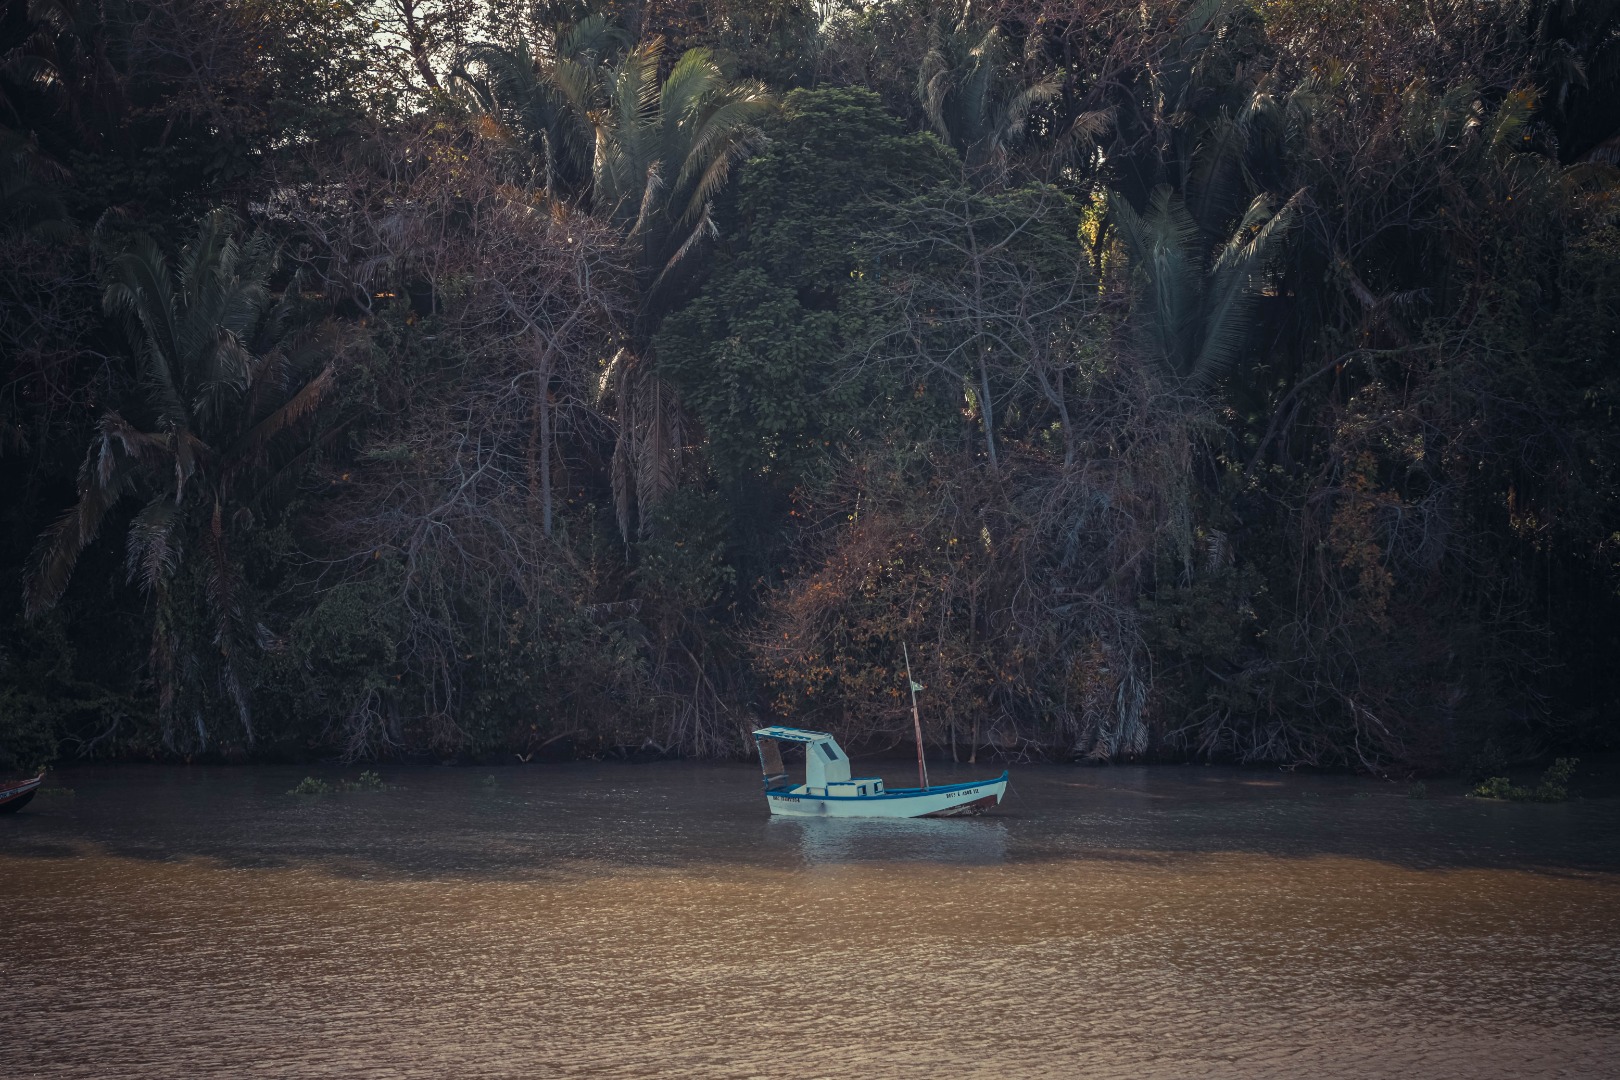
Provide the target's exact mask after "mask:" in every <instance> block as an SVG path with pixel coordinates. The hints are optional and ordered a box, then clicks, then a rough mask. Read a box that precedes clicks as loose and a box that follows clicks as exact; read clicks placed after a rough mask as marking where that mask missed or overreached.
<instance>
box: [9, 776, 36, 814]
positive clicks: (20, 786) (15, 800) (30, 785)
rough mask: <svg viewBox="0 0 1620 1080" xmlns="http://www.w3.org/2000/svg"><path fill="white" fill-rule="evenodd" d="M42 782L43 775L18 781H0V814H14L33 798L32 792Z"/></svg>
mask: <svg viewBox="0 0 1620 1080" xmlns="http://www.w3.org/2000/svg"><path fill="white" fill-rule="evenodd" d="M44 782H45V778H44V777H43V776H36V777H34V778H33V779H32V780H23V781H21V782H18V783H7V782H0V814H15V813H16V812H17V811H18V810H21V809H22V808H23V807H25V806H27V805H28V803H29V801H30V800H32V799H33V797H34V792H36V791H38V790H39V785H40V784H42V783H44Z"/></svg>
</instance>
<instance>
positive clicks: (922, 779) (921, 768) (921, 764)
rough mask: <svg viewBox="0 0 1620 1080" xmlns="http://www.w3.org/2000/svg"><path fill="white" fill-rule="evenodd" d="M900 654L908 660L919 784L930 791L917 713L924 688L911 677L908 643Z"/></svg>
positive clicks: (920, 722)
mask: <svg viewBox="0 0 1620 1080" xmlns="http://www.w3.org/2000/svg"><path fill="white" fill-rule="evenodd" d="M900 654H901V655H902V656H904V657H905V658H906V684H907V685H908V686H910V687H911V727H912V730H913V731H915V732H916V733H917V782H918V783H919V784H921V785H922V789H923V790H924V791H927V790H928V763H927V762H925V761H923V749H922V716H921V714H919V713H918V712H917V691H919V690H921V689H922V687H920V686H918V685H917V680H916V679H913V678H912V677H911V650H910V649H908V648H906V643H905V642H903V641H902V642H901V643H900Z"/></svg>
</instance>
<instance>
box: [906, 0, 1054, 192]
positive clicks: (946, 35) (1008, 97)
mask: <svg viewBox="0 0 1620 1080" xmlns="http://www.w3.org/2000/svg"><path fill="white" fill-rule="evenodd" d="M970 13H971V8H968V9H965V10H964V11H963V14H962V17H961V19H960V20H959V21H957V22H956V23H954V24H950V23H949V22H948V21H947V20H942V21H939V22H936V23H935V24H934V26H933V28H932V30H931V32H930V35H929V42H928V52H927V53H926V54H925V55H924V56H923V61H922V64H921V65H920V66H919V68H918V71H917V99H918V101H920V102H921V104H922V108H923V114H924V115H925V116H927V118H928V122H929V123H930V124H931V125H932V126H933V128H934V130H935V131H936V132H938V134H939V136H940V138H942V139H944V140H945V141H946V142H947V143H949V144H950V145H952V146H954V147H955V148H956V150H957V152H958V153H960V154H961V155H962V162H963V164H964V165H965V166H966V168H967V170H968V172H969V173H970V174H981V175H986V176H988V178H989V179H990V181H991V182H992V183H995V182H997V181H999V180H1000V179H1001V178H1003V177H1004V176H1005V174H1006V172H1007V169H1008V163H1009V156H1010V154H1011V152H1012V150H1014V149H1015V148H1016V147H1017V146H1018V144H1020V143H1021V142H1023V141H1024V137H1025V134H1026V129H1027V127H1028V123H1029V115H1030V112H1031V110H1033V109H1034V108H1035V107H1036V106H1037V105H1039V104H1041V103H1042V102H1047V101H1051V100H1052V99H1053V98H1055V97H1057V96H1058V94H1059V93H1060V92H1061V91H1062V89H1063V79H1062V76H1061V74H1058V73H1049V74H1047V75H1045V76H1043V77H1041V78H1027V77H1024V76H1023V75H1022V74H1021V72H1020V70H1019V65H1017V64H1016V63H1015V62H1014V58H1013V57H1012V55H1011V52H1012V50H1011V48H1010V46H1009V44H1008V42H1007V38H1006V35H1005V34H1003V33H1002V32H1001V29H1000V28H999V27H997V26H995V25H994V24H992V25H991V26H989V27H988V28H984V27H982V26H979V25H976V24H975V23H974V22H973V21H972V20H971V18H970Z"/></svg>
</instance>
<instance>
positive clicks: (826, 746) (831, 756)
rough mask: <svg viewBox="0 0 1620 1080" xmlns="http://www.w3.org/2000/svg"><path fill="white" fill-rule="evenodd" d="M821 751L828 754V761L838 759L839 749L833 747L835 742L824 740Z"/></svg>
mask: <svg viewBox="0 0 1620 1080" xmlns="http://www.w3.org/2000/svg"><path fill="white" fill-rule="evenodd" d="M821 752H822V753H823V754H826V755H827V760H828V761H837V760H838V751H837V750H835V749H834V748H833V744H832V743H830V742H824V743H822V744H821Z"/></svg>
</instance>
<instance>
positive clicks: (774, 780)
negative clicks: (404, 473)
mask: <svg viewBox="0 0 1620 1080" xmlns="http://www.w3.org/2000/svg"><path fill="white" fill-rule="evenodd" d="M754 742H755V744H756V745H757V746H758V747H759V763H760V767H761V768H762V769H763V770H764V772H765V801H766V803H768V804H769V805H770V808H771V813H773V814H781V815H784V816H787V817H836V818H849V817H880V818H914V817H955V816H956V815H958V814H982V813H984V812H985V811H986V810H989V809H991V808H992V807H994V806H997V805H999V804H1000V803H1001V799H1002V796H1003V795H1005V794H1006V793H1007V774H1006V772H1003V773H1002V774H1001V775H1000V776H998V777H996V778H995V779H994V780H975V781H973V782H971V783H967V784H944V785H941V786H930V785H929V784H928V780H927V774H926V772H924V773H923V775H922V777H921V780H922V784H923V786H922V787H915V788H891V787H888V786H887V785H886V784H884V782H883V780H882V778H881V777H877V776H851V775H850V767H849V755H848V754H846V753H844V750H843V748H842V747H841V746H839V745H838V740H836V739H834V738H833V737H832V736H831V735H829V734H827V733H826V732H825V731H806V730H805V729H803V728H790V727H767V728H760V729H759V730H757V731H755V732H754ZM784 743H787V744H794V745H801V746H803V747H804V783H802V784H795V783H794V782H793V779H792V777H791V776H790V775H789V773H788V769H787V766H786V765H785V764H784V762H783V759H782V744H784Z"/></svg>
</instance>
